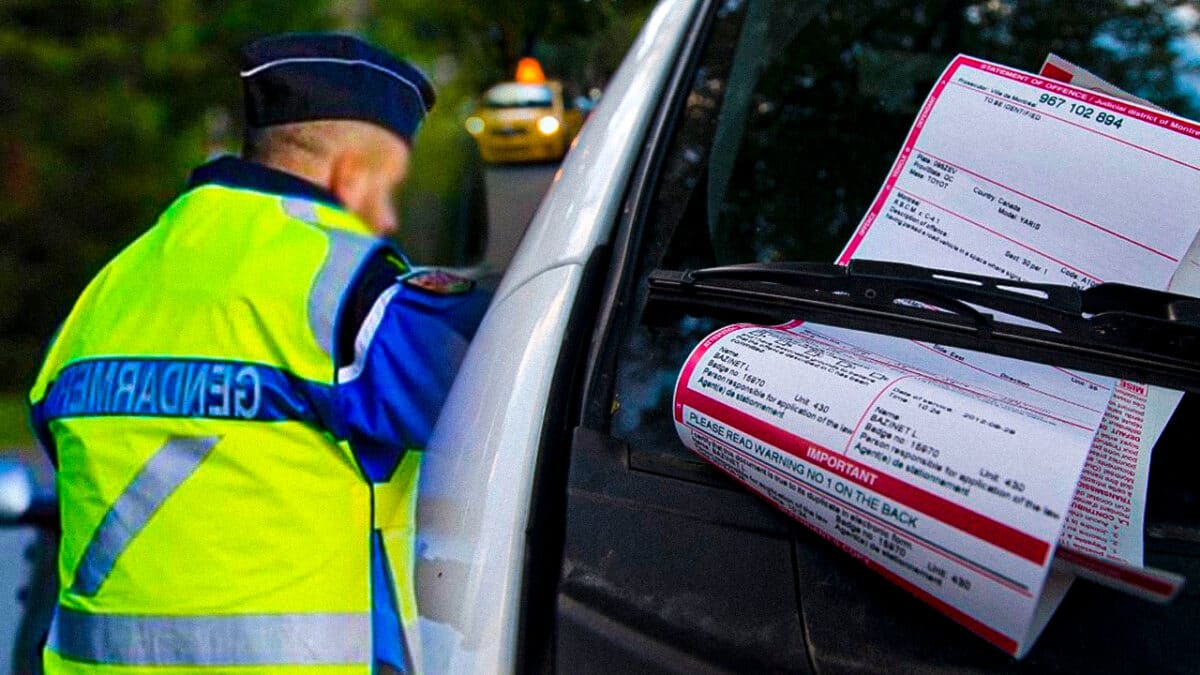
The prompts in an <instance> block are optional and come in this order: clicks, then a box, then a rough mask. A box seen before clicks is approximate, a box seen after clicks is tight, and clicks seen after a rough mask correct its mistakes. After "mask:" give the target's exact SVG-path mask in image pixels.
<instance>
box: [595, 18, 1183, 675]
mask: <svg viewBox="0 0 1200 675" xmlns="http://www.w3.org/2000/svg"><path fill="white" fill-rule="evenodd" d="M717 4H718V7H717V8H716V9H715V10H714V18H713V19H712V22H711V24H710V26H709V27H708V28H707V32H706V36H707V37H706V38H705V42H704V43H703V46H702V47H701V49H700V53H699V56H698V57H697V60H696V63H695V65H694V70H693V71H690V73H689V75H688V76H686V79H685V81H686V82H687V84H686V85H685V89H686V91H684V92H683V93H682V94H681V96H680V98H679V99H678V101H679V103H678V104H677V107H676V112H674V113H673V119H674V123H673V124H672V125H668V127H667V128H669V129H671V132H670V136H669V140H668V141H666V144H667V147H666V149H665V152H664V154H663V155H662V157H661V164H660V165H659V167H660V168H658V169H657V173H656V174H655V175H654V177H653V179H652V180H651V181H650V182H649V183H648V188H647V194H646V197H645V202H644V203H643V204H640V205H639V208H641V209H643V211H642V213H644V214H645V216H644V225H643V226H642V227H641V229H640V230H639V232H640V234H639V235H638V236H639V237H640V240H639V242H638V244H639V245H638V246H637V247H636V250H637V251H638V252H639V253H638V255H639V258H638V260H636V261H635V264H636V266H637V271H636V272H635V273H634V275H633V281H632V283H631V285H630V287H631V288H633V289H635V290H633V291H631V293H633V295H634V297H633V298H632V302H631V303H630V306H631V307H634V308H641V307H645V289H646V281H645V280H646V278H647V276H648V275H649V273H650V272H651V271H652V270H654V269H656V268H667V269H697V268H702V267H710V266H714V265H725V264H736V263H753V262H771V261H781V260H796V261H817V262H832V261H833V260H834V258H835V256H837V255H838V252H839V251H841V249H842V248H843V247H844V246H845V245H846V243H847V240H848V238H849V237H850V235H851V233H852V232H853V231H854V229H855V227H857V225H858V224H859V222H860V220H861V219H862V218H863V216H864V214H865V213H866V211H867V209H868V207H869V206H870V204H871V201H872V199H873V198H874V197H875V196H876V194H877V193H878V191H879V189H880V185H881V184H882V182H883V180H884V178H885V177H886V176H887V173H888V170H889V168H890V167H891V164H892V162H893V160H894V159H895V158H896V155H897V152H898V150H899V149H900V147H901V144H902V143H903V141H904V139H905V136H906V134H907V132H908V130H909V128H910V127H911V125H912V124H913V121H914V119H915V118H916V116H917V113H918V110H919V108H920V106H921V104H922V102H923V101H924V100H925V97H926V95H927V94H928V93H929V92H930V90H931V89H932V88H933V85H934V83H935V82H936V81H937V79H938V77H939V76H940V74H941V73H942V71H943V70H944V69H945V68H946V66H947V65H948V64H949V63H950V61H951V60H952V59H953V58H954V56H955V55H956V54H960V53H964V54H969V55H971V56H975V57H978V58H982V59H986V60H989V61H994V62H997V63H1001V64H1004V65H1007V66H1010V67H1013V68H1019V69H1021V70H1025V71H1032V72H1037V71H1038V70H1039V68H1040V67H1041V65H1042V62H1043V60H1044V59H1045V58H1046V56H1047V54H1048V53H1055V54H1057V55H1059V56H1062V57H1063V58H1065V59H1067V60H1069V61H1071V62H1073V63H1077V64H1079V65H1081V66H1082V67H1084V68H1087V69H1088V70H1091V71H1092V72H1094V73H1095V74H1096V75H1098V76H1099V77H1101V78H1104V79H1105V80H1108V81H1109V82H1111V83H1113V84H1115V85H1116V86H1118V87H1121V88H1123V89H1125V90H1127V91H1129V92H1131V93H1133V94H1134V95H1136V96H1141V97H1144V98H1146V99H1148V100H1150V101H1152V102H1154V103H1155V104H1157V105H1160V106H1163V107H1165V108H1167V109H1169V110H1171V111H1172V112H1175V113H1177V114H1179V115H1181V116H1184V117H1188V118H1192V119H1196V118H1200V75H1198V69H1197V67H1196V65H1195V64H1196V63H1198V62H1200V47H1197V45H1198V44H1200V37H1198V34H1197V17H1198V14H1200V13H1198V12H1196V10H1195V9H1194V8H1193V7H1191V6H1190V5H1186V4H1180V3H1165V2H1164V3H1153V2H1150V3H1145V2H1137V3H1135V2H1112V3H1087V4H1081V5H1077V4H1075V3H1062V4H1061V5H1060V3H1019V2H1013V1H1011V0H998V1H992V2H978V3H976V2H965V3H964V2H940V1H939V2H933V1H929V2H917V3H907V2H888V1H879V0H875V1H866V0H858V1H852V2H827V3H823V2H796V1H792V0H750V1H748V2H741V1H738V0H732V1H729V2H721V3H717ZM634 311H635V312H637V311H640V310H634ZM724 323H728V321H724V322H718V321H716V320H715V319H713V318H711V317H707V316H703V315H700V314H682V315H681V316H674V317H662V316H641V315H637V314H635V315H634V316H632V317H630V319H629V323H628V324H627V327H626V328H625V329H624V330H625V332H624V335H623V337H622V344H621V346H620V347H618V348H617V355H616V357H615V358H616V374H615V378H614V380H615V384H614V385H613V391H612V394H613V396H612V398H613V400H612V402H611V405H607V404H606V405H603V406H602V407H600V406H598V407H597V409H598V410H603V411H611V413H599V414H602V415H604V416H606V417H607V418H608V419H607V420H606V421H607V424H608V427H607V428H608V430H609V431H610V433H611V434H612V435H613V436H614V437H615V438H617V439H619V440H620V441H623V442H625V443H627V444H628V447H629V459H628V462H629V466H631V467H635V468H637V469H638V470H640V471H645V472H649V473H655V474H661V475H664V476H670V477H671V478H675V479H683V480H690V481H705V482H710V483H714V484H718V483H720V481H721V479H722V477H721V476H716V475H715V474H716V472H715V471H710V472H709V473H710V474H711V475H710V476H708V477H704V476H705V474H704V472H705V471H707V470H709V469H710V467H708V466H707V465H705V463H704V462H703V461H702V460H701V459H699V458H698V457H697V456H695V455H693V454H692V453H691V452H690V451H688V450H687V449H686V448H684V447H683V445H682V443H681V442H680V440H679V438H678V436H677V434H676V430H675V425H674V421H673V418H672V414H671V410H672V408H671V400H672V394H673V390H674V385H675V381H676V379H677V377H678V375H679V372H680V368H681V366H682V364H683V362H684V360H685V359H686V357H687V355H688V353H689V352H690V351H691V350H692V348H693V347H695V346H696V345H697V343H698V342H699V341H700V340H701V339H702V338H703V337H704V336H705V335H706V334H708V333H709V332H711V331H713V330H715V329H716V328H718V327H720V326H721V325H723V324H724ZM1195 398H1196V397H1194V396H1193V395H1190V394H1189V395H1187V396H1185V397H1184V399H1183V403H1182V405H1181V407H1180V408H1179V410H1178V412H1177V414H1176V415H1175V421H1174V422H1172V424H1171V425H1169V426H1168V428H1167V431H1166V433H1165V434H1164V435H1163V436H1162V440H1161V441H1160V442H1159V444H1158V445H1157V446H1156V449H1155V451H1154V454H1153V459H1152V461H1153V466H1152V469H1151V474H1150V475H1151V494H1150V498H1149V504H1148V510H1147V525H1146V563H1147V564H1148V565H1158V566H1163V567H1167V568H1168V569H1179V567H1180V564H1181V563H1179V560H1180V558H1178V557H1175V558H1172V556H1176V554H1177V553H1178V552H1179V551H1180V550H1182V549H1181V548H1180V547H1181V546H1184V544H1181V542H1183V541H1185V540H1187V541H1192V542H1196V541H1200V512H1198V509H1197V508H1196V504H1197V501H1198V495H1197V493H1196V491H1195V489H1194V487H1193V486H1192V485H1191V484H1190V483H1191V481H1190V480H1189V479H1186V478H1182V477H1186V476H1191V475H1193V473H1194V471H1195V470H1197V469H1200V467H1198V466H1197V464H1198V463H1200V461H1198V460H1197V459H1196V457H1198V455H1196V453H1194V452H1191V450H1192V449H1193V448H1192V445H1191V444H1192V441H1191V440H1190V438H1191V437H1190V435H1189V433H1188V430H1187V429H1186V427H1185V426H1184V425H1182V424H1180V423H1179V421H1180V420H1181V419H1186V418H1187V417H1188V416H1190V415H1193V414H1195V413H1196V412H1197V411H1196V407H1197V403H1196V401H1195ZM605 403H607V402H605ZM672 508H674V507H672ZM1193 547H1194V545H1193ZM797 550H802V549H797ZM1189 550H1190V549H1189ZM648 555H649V554H648ZM1189 555H1190V554H1189ZM1186 564H1192V563H1186ZM847 566H849V564H848V563H847ZM758 573H765V572H761V571H760V572H758ZM755 574H757V573H755ZM797 583H801V582H797ZM1089 597H1090V596H1089ZM805 601H806V602H810V601H812V602H817V604H820V602H822V601H816V600H811V599H810V598H809V597H808V596H806V598H805ZM848 601H853V602H873V601H868V600H863V598H862V596H859V595H855V596H851V598H850V600H848ZM879 602H880V603H881V604H880V606H879V608H878V609H879V611H880V612H887V611H891V609H894V608H891V607H890V606H887V602H890V600H889V601H887V602H885V601H882V600H881V601H879ZM714 611H715V610H714ZM832 611H833V610H830V612H832ZM906 611H907V610H906ZM1136 611H1138V612H1142V611H1146V612H1148V611H1150V610H1142V609H1137V610H1136ZM1188 611H1191V610H1188ZM863 612H864V613H870V610H867V609H864V610H863ZM830 616H833V614H830ZM1072 616H1074V617H1075V618H1073V619H1062V618H1061V617H1060V619H1061V620H1062V621H1072V620H1078V621H1080V622H1086V621H1089V620H1091V618H1090V617H1088V616H1083V615H1072ZM1139 616H1141V615H1139ZM1164 616H1169V614H1164ZM731 620H732V619H731ZM737 620H738V621H744V620H745V619H743V618H742V617H740V616H739V618H738V619H737ZM837 625H839V626H840V625H842V622H841V621H840V620H839V621H838V622H837ZM922 625H925V624H922ZM941 634H942V635H944V634H945V633H941ZM1060 637H1061V636H1060ZM714 639H715V638H714ZM855 639H856V638H855V637H846V638H845V640H844V644H843V643H837V644H838V645H839V646H838V647H836V648H834V650H835V651H836V650H837V649H840V648H841V646H845V645H854V644H856V643H855ZM913 640H915V642H914V643H913V644H914V645H917V646H912V647H911V651H912V652H913V656H914V658H918V654H919V653H921V650H922V649H925V648H926V647H928V648H930V649H932V646H931V645H932V644H933V642H927V641H924V638H918V637H916V636H915V635H914V637H913ZM867 642H868V640H867V637H865V636H864V637H863V642H862V643H861V644H867ZM918 643H919V644H918ZM1068 643H1069V640H1056V639H1055V638H1054V637H1053V636H1051V637H1048V638H1045V639H1044V640H1043V644H1044V645H1047V646H1045V647H1044V648H1043V653H1045V654H1059V655H1060V656H1061V655H1063V654H1071V653H1073V652H1072V649H1077V647H1072V645H1071V644H1068ZM896 644H899V643H896ZM906 644H907V643H906ZM774 645H775V643H771V645H770V646H765V645H764V646H763V648H762V651H761V652H755V653H756V654H760V655H761V654H762V653H766V652H769V651H771V650H772V649H774V648H775V647H774ZM922 645H923V646H922ZM893 646H894V647H895V649H896V650H897V653H899V652H903V651H905V650H907V649H910V647H899V646H896V645H893ZM827 647H828V645H827ZM1114 649H1119V647H1114ZM802 654H803V651H798V652H795V653H793V654H792V655H791V656H792V657H796V658H803V656H802ZM755 658H759V657H755ZM761 658H762V659H764V660H763V661H762V662H761V663H760V664H759V665H761V666H762V668H763V669H764V670H771V669H773V668H780V667H784V666H782V665H781V664H782V663H783V662H784V659H785V656H784V655H783V652H782V651H781V652H779V659H780V660H779V661H773V660H772V659H771V658H767V657H765V656H764V657H761ZM848 658H850V657H848ZM921 658H923V657H921ZM1072 658H1073V657H1072ZM1033 661H1034V662H1036V661H1037V658H1034V659H1033ZM1064 662H1065V661H1064ZM922 663H927V662H922V661H920V660H919V658H918V660H916V661H912V662H908V663H907V665H905V662H904V661H903V660H901V661H897V665H896V667H897V668H898V669H905V668H906V667H910V666H911V667H913V668H917V669H919V667H920V664H922ZM966 663H967V662H966V661H959V662H957V665H958V666H964V664H966ZM1049 663H1053V661H1050V662H1047V663H1044V664H1043V665H1047V664H1049ZM1081 667H1082V666H1081Z"/></svg>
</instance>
